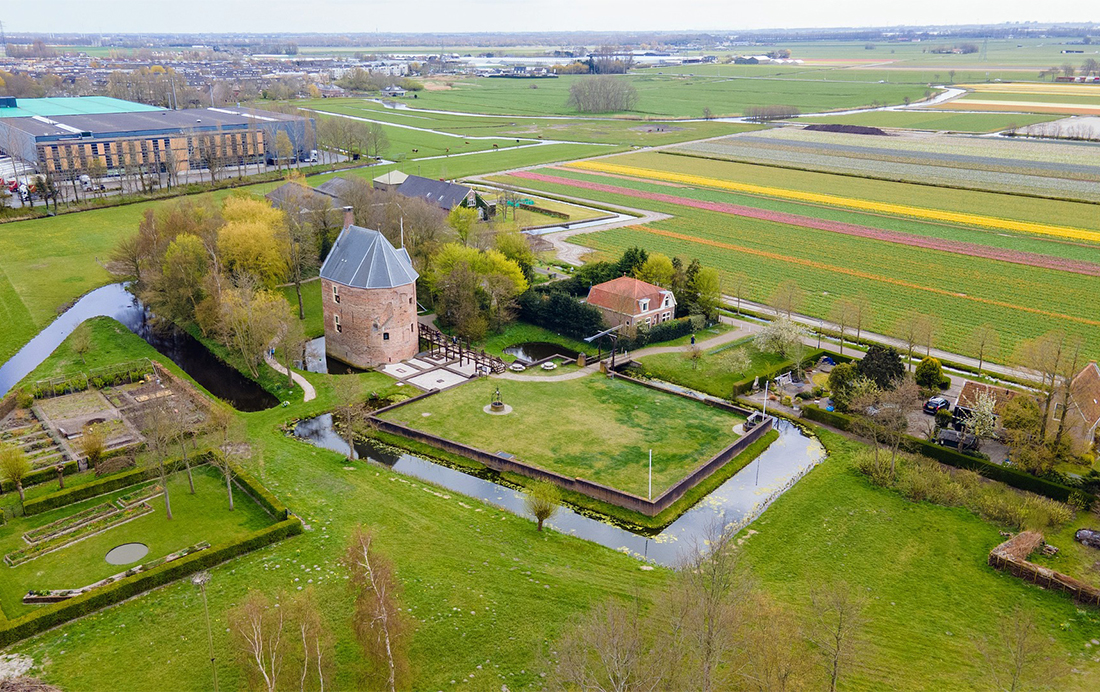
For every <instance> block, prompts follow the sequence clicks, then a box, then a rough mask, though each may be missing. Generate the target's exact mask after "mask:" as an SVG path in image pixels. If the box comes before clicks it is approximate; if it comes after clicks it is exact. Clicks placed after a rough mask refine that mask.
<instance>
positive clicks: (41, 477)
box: [0, 461, 80, 493]
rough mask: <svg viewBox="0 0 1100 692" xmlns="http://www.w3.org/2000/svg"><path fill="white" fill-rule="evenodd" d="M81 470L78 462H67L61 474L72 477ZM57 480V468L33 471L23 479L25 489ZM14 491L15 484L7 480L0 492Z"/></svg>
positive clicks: (51, 467)
mask: <svg viewBox="0 0 1100 692" xmlns="http://www.w3.org/2000/svg"><path fill="white" fill-rule="evenodd" d="M79 470H80V467H79V465H78V464H77V462H75V461H67V462H65V464H64V465H62V467H61V473H62V474H64V475H66V476H70V475H72V474H74V473H76V472H78V471H79ZM56 480H57V467H56V466H47V467H45V468H41V469H38V470H36V471H31V472H30V473H28V474H27V475H26V476H24V477H23V487H24V488H29V487H30V486H32V485H39V484H41V483H47V482H49V481H56ZM13 490H15V483H12V482H11V481H9V480H5V481H3V482H0V491H2V492H5V493H10V492H11V491H13Z"/></svg>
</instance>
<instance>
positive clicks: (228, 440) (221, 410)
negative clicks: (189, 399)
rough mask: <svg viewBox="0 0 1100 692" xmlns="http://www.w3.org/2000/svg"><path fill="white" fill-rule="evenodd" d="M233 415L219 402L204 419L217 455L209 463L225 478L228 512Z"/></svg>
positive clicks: (231, 472)
mask: <svg viewBox="0 0 1100 692" xmlns="http://www.w3.org/2000/svg"><path fill="white" fill-rule="evenodd" d="M234 422H235V421H234V418H233V413H232V411H231V410H230V408H229V406H228V405H227V404H225V403H223V402H219V403H217V404H214V405H212V406H211V407H210V410H209V413H208V414H207V418H206V430H207V431H208V432H209V434H210V435H211V437H213V438H214V444H215V445H216V446H217V447H218V453H216V454H213V455H211V463H212V464H213V465H214V466H215V467H216V468H217V469H218V471H220V472H221V473H222V476H224V477H225V492H226V494H227V495H228V496H229V511H230V512H232V511H233V464H234V461H235V459H234V457H235V456H236V448H237V445H234V444H233V443H232V438H233V427H234Z"/></svg>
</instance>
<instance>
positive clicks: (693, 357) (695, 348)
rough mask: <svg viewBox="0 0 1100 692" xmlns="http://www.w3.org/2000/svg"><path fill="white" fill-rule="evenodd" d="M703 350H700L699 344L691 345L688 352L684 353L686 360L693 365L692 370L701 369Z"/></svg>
mask: <svg viewBox="0 0 1100 692" xmlns="http://www.w3.org/2000/svg"><path fill="white" fill-rule="evenodd" d="M704 355H705V354H704V353H703V349H701V348H699V344H690V345H689V346H688V348H687V350H686V351H684V354H683V357H684V360H686V361H688V362H689V363H691V369H692V370H698V369H699V363H700V362H701V361H702V360H703V356H704Z"/></svg>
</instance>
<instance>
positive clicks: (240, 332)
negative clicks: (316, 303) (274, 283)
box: [219, 281, 290, 377]
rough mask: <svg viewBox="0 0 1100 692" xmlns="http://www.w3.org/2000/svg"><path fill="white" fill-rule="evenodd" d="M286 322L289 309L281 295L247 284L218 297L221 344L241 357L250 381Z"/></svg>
mask: <svg viewBox="0 0 1100 692" xmlns="http://www.w3.org/2000/svg"><path fill="white" fill-rule="evenodd" d="M289 321H290V305H289V304H288V303H287V302H286V299H285V298H283V297H282V296H281V295H279V294H277V293H274V292H272V291H265V290H262V289H256V288H254V287H253V286H252V285H251V283H250V282H247V281H246V282H242V284H241V285H240V286H237V287H234V288H229V289H227V290H226V291H225V292H224V293H223V294H222V302H221V311H220V315H219V327H220V331H221V334H222V335H223V338H224V343H225V345H226V346H228V347H229V349H230V350H231V351H233V352H234V353H236V354H237V355H238V356H240V357H241V360H242V361H243V362H244V364H245V365H246V366H247V367H248V370H249V372H250V373H251V374H252V376H253V377H257V376H258V375H259V364H260V363H261V362H262V361H263V356H264V352H265V351H267V349H268V348H270V344H271V343H272V342H273V341H274V340H275V338H276V337H277V336H278V335H279V330H280V327H282V326H283V325H285V324H287V323H288V322H289Z"/></svg>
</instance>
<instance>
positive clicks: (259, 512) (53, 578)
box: [0, 467, 274, 619]
mask: <svg viewBox="0 0 1100 692" xmlns="http://www.w3.org/2000/svg"><path fill="white" fill-rule="evenodd" d="M194 477H195V494H194V495H191V494H190V492H189V488H188V485H187V475H186V474H184V473H178V474H175V475H173V476H172V477H171V478H170V479H169V484H168V492H169V499H170V501H171V503H172V520H171V521H168V520H167V519H166V518H165V513H164V499H163V497H162V496H159V495H158V496H157V498H156V499H154V500H150V501H149V504H150V505H151V506H152V507H153V512H152V513H151V514H146V515H144V516H141V517H139V518H137V519H134V520H132V521H129V522H126V523H124V524H120V525H118V526H115V527H113V528H110V529H108V530H107V531H104V532H103V533H100V534H96V535H94V536H91V537H89V538H86V539H84V540H82V541H79V542H77V543H73V544H71V545H68V546H66V547H64V548H62V549H60V550H57V551H55V552H52V553H47V554H45V555H42V556H41V557H38V558H36V559H34V560H31V561H29V562H24V563H22V564H20V565H17V566H15V567H8V566H7V565H6V564H0V574H3V575H4V578H3V579H0V606H2V607H3V610H4V615H5V616H7V617H8V618H9V619H12V618H15V617H18V616H20V615H24V614H26V613H29V612H32V611H33V610H34V608H35V606H27V605H23V603H22V598H23V596H24V595H25V594H26V593H27V591H28V590H30V589H37V590H44V589H71V588H79V587H81V586H87V585H88V584H91V583H93V582H95V581H98V580H100V579H103V578H104V577H109V576H111V575H112V574H118V573H119V572H122V571H125V570H126V567H125V566H123V567H120V566H118V565H112V564H109V563H108V562H107V561H106V560H104V555H106V554H107V551H109V550H110V549H111V548H113V547H115V546H117V545H121V544H123V543H131V542H137V543H144V544H146V545H147V546H149V554H148V555H147V556H146V557H144V558H142V559H141V562H149V561H152V560H155V559H156V558H158V557H163V556H164V555H167V554H169V553H171V552H174V551H176V550H180V549H182V548H186V547H188V546H191V545H194V544H196V543H200V542H202V541H207V542H209V543H210V544H211V545H218V544H219V543H225V542H227V541H232V540H237V539H239V538H241V537H242V536H244V535H246V534H248V533H250V532H252V531H255V530H257V529H261V528H263V527H265V526H268V525H270V524H272V523H274V519H273V518H272V517H271V516H269V515H268V514H267V513H266V512H264V510H263V509H262V508H261V507H260V506H259V505H257V504H256V503H255V502H253V501H252V500H251V499H250V498H249V497H248V496H247V495H245V494H244V493H243V492H240V491H237V492H236V493H234V501H235V506H236V508H235V509H234V510H233V511H232V512H230V511H229V502H228V499H227V497H226V492H225V480H224V479H223V478H222V476H221V475H220V474H218V473H217V472H216V471H214V470H213V469H210V468H208V467H202V468H200V469H196V470H195V471H194ZM133 490H134V488H133V487H131V488H126V489H123V490H119V491H117V492H114V493H111V494H110V495H106V496H101V497H98V498H92V499H90V500H85V501H84V502H81V503H78V504H75V505H70V506H68V507H61V508H58V509H55V510H53V511H51V512H46V513H44V514H37V515H34V516H32V517H23V518H19V519H14V520H12V521H10V522H8V523H7V524H5V525H3V526H0V554H7V553H9V552H11V551H12V550H15V549H16V548H20V547H23V546H25V545H26V543H24V541H23V538H22V535H23V533H24V532H25V531H28V530H30V529H32V528H34V527H37V526H42V525H44V524H48V523H50V522H52V521H56V520H57V519H61V518H63V517H66V516H69V515H71V514H75V513H76V512H78V511H80V510H82V509H86V508H88V507H92V506H95V505H98V504H101V503H103V502H107V501H109V500H112V499H114V498H115V497H118V496H120V495H125V494H127V493H129V492H132V491H133Z"/></svg>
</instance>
